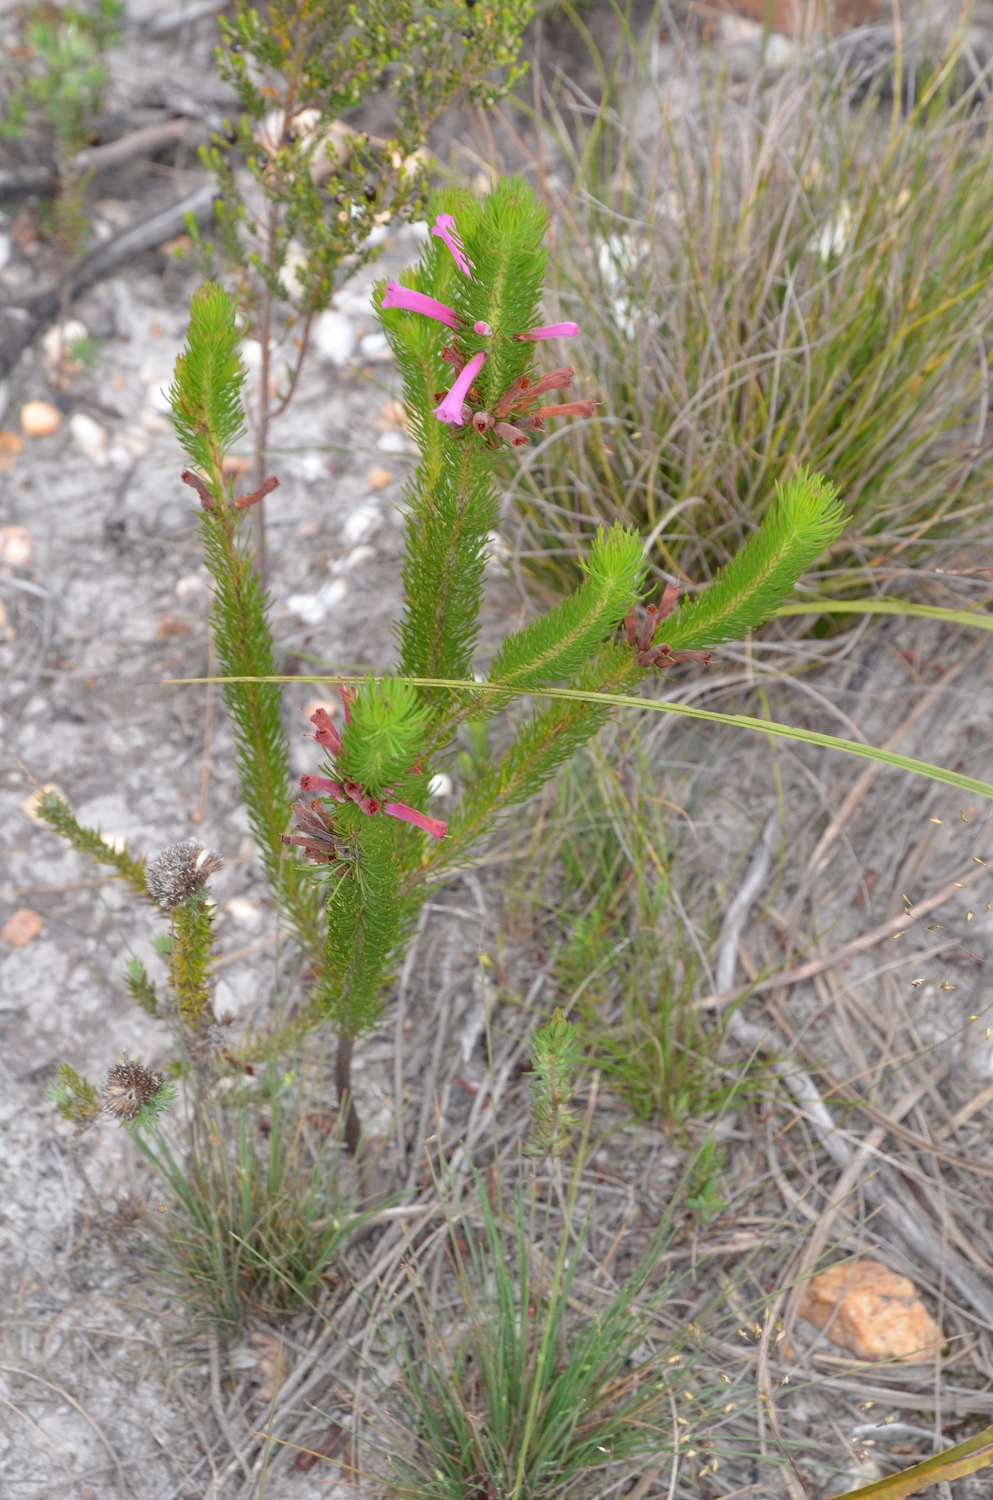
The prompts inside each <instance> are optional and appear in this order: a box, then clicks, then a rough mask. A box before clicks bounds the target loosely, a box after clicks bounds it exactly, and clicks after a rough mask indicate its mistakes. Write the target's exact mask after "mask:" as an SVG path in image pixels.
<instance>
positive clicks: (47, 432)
mask: <svg viewBox="0 0 993 1500" xmlns="http://www.w3.org/2000/svg"><path fill="white" fill-rule="evenodd" d="M61 425H62V413H61V412H60V411H59V409H58V407H57V406H53V405H52V403H51V402H50V401H25V403H24V405H23V406H22V407H21V430H22V431H23V433H24V436H25V437H51V435H52V433H53V432H55V431H57V429H58V428H59V427H60V426H61Z"/></svg>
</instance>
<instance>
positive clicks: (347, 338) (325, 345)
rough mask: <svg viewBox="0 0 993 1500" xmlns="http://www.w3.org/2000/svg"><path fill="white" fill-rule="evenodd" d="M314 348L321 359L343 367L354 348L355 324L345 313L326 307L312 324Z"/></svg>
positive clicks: (340, 367)
mask: <svg viewBox="0 0 993 1500" xmlns="http://www.w3.org/2000/svg"><path fill="white" fill-rule="evenodd" d="M312 337H313V340H314V348H315V349H316V351H317V353H318V355H319V356H320V358H321V359H324V360H327V362H328V363H329V364H332V365H336V366H337V367H338V368H339V369H343V368H344V366H345V365H347V364H348V361H349V360H350V359H351V357H352V350H353V349H354V348H355V339H356V333H355V325H354V324H353V323H352V320H351V318H349V317H348V316H347V315H346V314H345V313H342V312H335V311H334V310H333V309H331V308H328V310H327V311H326V312H322V313H321V315H320V317H319V318H318V319H317V321H316V323H315V324H314V331H313V334H312Z"/></svg>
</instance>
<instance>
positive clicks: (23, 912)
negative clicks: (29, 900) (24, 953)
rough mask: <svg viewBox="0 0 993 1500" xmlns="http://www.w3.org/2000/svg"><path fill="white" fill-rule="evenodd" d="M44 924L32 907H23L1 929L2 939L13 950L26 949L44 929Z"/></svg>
mask: <svg viewBox="0 0 993 1500" xmlns="http://www.w3.org/2000/svg"><path fill="white" fill-rule="evenodd" d="M44 925H45V924H44V922H43V921H42V919H41V917H39V915H38V913H37V912H36V911H32V910H31V908H30V906H22V907H20V908H19V909H18V910H17V911H15V913H14V915H13V916H12V917H8V918H7V920H6V922H5V923H4V924H3V926H2V927H0V938H3V940H4V942H5V943H10V945H11V947H12V948H26V947H27V946H28V943H30V941H31V939H32V938H36V937H37V936H38V934H39V932H40V931H41V929H42V928H43V927H44Z"/></svg>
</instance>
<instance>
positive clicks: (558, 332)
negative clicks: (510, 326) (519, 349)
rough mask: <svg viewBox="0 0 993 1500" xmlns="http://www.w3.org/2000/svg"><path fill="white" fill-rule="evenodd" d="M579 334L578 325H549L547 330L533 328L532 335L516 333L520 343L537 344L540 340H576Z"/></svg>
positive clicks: (515, 336)
mask: <svg viewBox="0 0 993 1500" xmlns="http://www.w3.org/2000/svg"><path fill="white" fill-rule="evenodd" d="M578 332H579V324H578V323H549V324H548V326H547V327H545V328H532V329H531V331H530V333H515V334H514V338H515V339H516V340H517V341H518V343H520V344H523V343H525V342H533V343H537V342H538V341H539V340H540V339H574V338H575V337H576V334H577V333H578Z"/></svg>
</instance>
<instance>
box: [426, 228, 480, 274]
mask: <svg viewBox="0 0 993 1500" xmlns="http://www.w3.org/2000/svg"><path fill="white" fill-rule="evenodd" d="M431 233H432V234H433V235H434V236H435V237H436V238H437V239H439V240H441V241H442V242H443V243H444V244H445V245H447V246H448V248H449V250H450V251H451V252H452V259H453V260H454V261H455V264H456V265H457V266H458V268H459V270H460V271H461V272H462V275H463V276H468V277H469V279H470V280H472V273H473V271H474V270H475V269H476V267H475V265H474V264H473V262H472V261H471V260H470V259H469V257H468V256H467V255H466V253H465V246H464V245H463V243H462V241H461V239H460V238H459V234H458V231H457V229H456V228H455V220H454V219H453V218H452V215H451V214H439V215H438V217H437V218H436V219H435V221H434V223H433V224H432V226H431Z"/></svg>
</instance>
